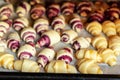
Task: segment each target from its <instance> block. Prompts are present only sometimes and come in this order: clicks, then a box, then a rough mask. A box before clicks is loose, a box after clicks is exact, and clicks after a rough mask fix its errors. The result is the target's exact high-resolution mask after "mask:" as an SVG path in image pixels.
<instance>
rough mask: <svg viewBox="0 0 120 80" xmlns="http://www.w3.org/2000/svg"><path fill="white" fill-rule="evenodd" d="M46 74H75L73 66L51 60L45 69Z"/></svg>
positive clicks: (61, 61)
mask: <svg viewBox="0 0 120 80" xmlns="http://www.w3.org/2000/svg"><path fill="white" fill-rule="evenodd" d="M45 71H46V72H47V73H77V70H76V68H75V67H74V66H72V65H70V64H66V63H65V61H63V60H53V61H51V62H50V63H49V64H47V66H46V67H45Z"/></svg>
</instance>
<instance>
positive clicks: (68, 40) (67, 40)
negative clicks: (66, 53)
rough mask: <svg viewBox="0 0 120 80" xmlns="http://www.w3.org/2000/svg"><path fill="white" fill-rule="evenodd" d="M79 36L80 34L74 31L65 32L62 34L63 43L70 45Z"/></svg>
mask: <svg viewBox="0 0 120 80" xmlns="http://www.w3.org/2000/svg"><path fill="white" fill-rule="evenodd" d="M77 36H78V34H77V32H75V31H74V30H65V31H63V32H62V34H61V41H62V42H64V43H66V44H68V43H71V41H72V40H73V39H75V38H76V37H77Z"/></svg>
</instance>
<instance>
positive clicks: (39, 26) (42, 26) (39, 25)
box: [33, 18, 49, 35]
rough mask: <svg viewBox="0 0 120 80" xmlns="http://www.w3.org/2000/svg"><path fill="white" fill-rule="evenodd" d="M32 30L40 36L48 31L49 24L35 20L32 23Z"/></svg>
mask: <svg viewBox="0 0 120 80" xmlns="http://www.w3.org/2000/svg"><path fill="white" fill-rule="evenodd" d="M33 28H34V29H35V30H36V32H37V33H38V34H40V35H41V34H42V33H43V32H45V31H46V30H48V29H49V22H48V20H47V19H44V18H40V19H37V20H35V22H34V25H33Z"/></svg>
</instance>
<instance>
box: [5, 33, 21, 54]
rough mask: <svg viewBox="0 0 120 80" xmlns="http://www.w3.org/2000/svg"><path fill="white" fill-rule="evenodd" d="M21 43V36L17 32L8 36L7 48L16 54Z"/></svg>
mask: <svg viewBox="0 0 120 80" xmlns="http://www.w3.org/2000/svg"><path fill="white" fill-rule="evenodd" d="M20 41H21V40H20V37H19V34H18V33H17V32H12V33H10V34H9V35H8V39H7V46H8V48H10V49H11V50H12V51H13V52H16V51H17V50H18V48H19V47H20Z"/></svg>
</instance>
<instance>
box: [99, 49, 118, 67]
mask: <svg viewBox="0 0 120 80" xmlns="http://www.w3.org/2000/svg"><path fill="white" fill-rule="evenodd" d="M98 54H99V55H100V56H101V57H102V62H104V63H106V64H108V65H110V66H114V65H116V64H117V58H116V56H115V54H114V51H113V50H112V49H109V48H106V49H99V50H98Z"/></svg>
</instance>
